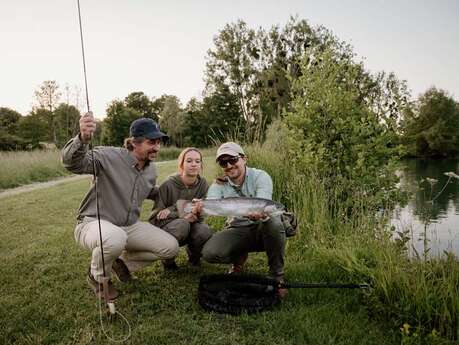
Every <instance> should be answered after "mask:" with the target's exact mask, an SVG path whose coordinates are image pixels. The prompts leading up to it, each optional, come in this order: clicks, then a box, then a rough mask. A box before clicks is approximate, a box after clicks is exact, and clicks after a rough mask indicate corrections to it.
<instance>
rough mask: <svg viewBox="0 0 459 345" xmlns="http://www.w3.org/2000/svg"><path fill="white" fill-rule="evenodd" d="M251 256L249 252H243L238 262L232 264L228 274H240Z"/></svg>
mask: <svg viewBox="0 0 459 345" xmlns="http://www.w3.org/2000/svg"><path fill="white" fill-rule="evenodd" d="M248 257H249V254H248V253H245V254H242V255H241V256H240V257H239V258H238V259H237V260H236V262H234V263H233V264H232V265H231V268H230V269H229V271H228V274H239V273H242V271H243V270H244V264H245V262H246V261H247V259H248Z"/></svg>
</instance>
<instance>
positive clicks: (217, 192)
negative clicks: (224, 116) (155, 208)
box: [197, 142, 286, 294]
mask: <svg viewBox="0 0 459 345" xmlns="http://www.w3.org/2000/svg"><path fill="white" fill-rule="evenodd" d="M216 161H217V163H218V164H219V165H220V167H221V168H222V169H223V172H224V176H223V177H222V178H219V179H217V181H216V182H214V183H213V184H212V185H211V186H210V188H209V190H208V192H207V198H208V199H221V198H230V197H249V198H264V199H270V200H271V199H272V192H273V183H272V180H271V177H270V176H269V175H268V173H266V172H265V171H263V170H260V169H255V168H251V167H248V166H247V157H246V155H245V153H244V150H243V149H242V147H241V146H240V145H238V144H236V143H234V142H226V143H224V144H222V145H221V146H220V147H219V148H218V150H217V155H216ZM197 210H198V211H199V207H198V208H197ZM284 248H285V230H284V226H283V224H282V221H281V218H280V216H272V217H269V218H268V217H266V215H265V214H262V213H252V214H251V215H250V216H249V217H247V218H238V217H234V218H231V219H228V220H227V222H226V225H225V227H224V229H223V230H221V231H218V232H216V233H215V234H214V235H213V236H212V237H211V238H210V239H209V240H208V241H207V243H206V244H205V245H204V248H203V250H202V254H203V258H204V260H206V261H208V262H213V263H230V264H232V267H231V269H230V273H239V272H241V271H242V269H243V265H244V263H245V261H246V260H247V257H248V253H249V252H259V251H264V252H266V254H267V257H268V266H269V273H270V275H271V276H272V277H273V278H275V279H276V280H278V281H279V282H281V281H282V280H283V276H284ZM285 291H286V290H283V291H282V294H284V293H285ZM279 293H280V294H281V290H279Z"/></svg>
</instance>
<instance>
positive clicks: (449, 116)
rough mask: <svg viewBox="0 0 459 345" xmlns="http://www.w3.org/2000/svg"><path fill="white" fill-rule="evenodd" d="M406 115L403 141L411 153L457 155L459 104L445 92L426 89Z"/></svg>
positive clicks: (458, 143)
mask: <svg viewBox="0 0 459 345" xmlns="http://www.w3.org/2000/svg"><path fill="white" fill-rule="evenodd" d="M405 115H406V116H405V118H404V122H403V142H404V144H405V145H406V146H407V147H408V152H409V153H410V154H414V155H417V156H454V155H457V154H459V104H458V103H457V102H456V101H455V100H454V99H453V98H452V97H451V96H450V95H448V93H447V92H446V91H444V90H441V89H436V88H435V87H432V88H430V89H428V90H427V91H426V92H425V93H424V94H422V95H421V96H420V97H419V99H418V100H417V102H416V104H415V106H414V108H413V109H412V111H410V112H406V114H405Z"/></svg>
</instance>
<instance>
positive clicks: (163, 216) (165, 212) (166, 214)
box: [156, 208, 171, 220]
mask: <svg viewBox="0 0 459 345" xmlns="http://www.w3.org/2000/svg"><path fill="white" fill-rule="evenodd" d="M170 214H171V211H170V210H169V209H168V208H165V209H164V210H161V211H159V212H158V214H157V215H156V219H158V220H163V219H167V217H169V215H170Z"/></svg>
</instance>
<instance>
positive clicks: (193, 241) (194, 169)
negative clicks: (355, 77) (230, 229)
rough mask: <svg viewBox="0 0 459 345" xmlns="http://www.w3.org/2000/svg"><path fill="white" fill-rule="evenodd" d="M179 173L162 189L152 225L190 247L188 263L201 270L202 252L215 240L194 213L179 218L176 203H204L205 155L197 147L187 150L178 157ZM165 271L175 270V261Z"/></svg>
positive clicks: (209, 230) (166, 262) (206, 226)
mask: <svg viewBox="0 0 459 345" xmlns="http://www.w3.org/2000/svg"><path fill="white" fill-rule="evenodd" d="M177 163H178V172H177V173H176V174H174V175H172V176H169V177H168V179H167V180H166V181H164V182H163V184H162V185H161V186H160V187H159V196H158V199H157V202H156V203H155V206H154V208H153V211H152V212H151V215H150V219H149V221H150V223H151V224H153V225H155V226H158V227H160V228H161V229H163V230H165V231H166V232H168V233H169V234H171V235H172V236H174V237H175V238H176V239H177V241H178V243H179V245H180V246H183V245H187V253H188V261H189V263H190V264H191V265H193V266H199V264H200V259H201V249H202V247H203V246H204V244H205V243H206V241H207V240H208V239H209V238H210V237H211V236H212V231H211V229H210V228H209V226H208V225H207V224H205V223H203V219H202V218H199V217H197V216H196V215H194V214H193V213H190V214H187V215H185V216H184V217H183V218H180V216H179V214H178V212H177V206H176V203H177V200H180V199H185V200H192V199H203V198H205V197H206V194H207V190H208V188H209V185H208V184H207V181H206V180H205V178H204V177H202V176H201V173H202V169H203V164H202V154H201V152H200V151H199V150H198V149H197V148H194V147H188V148H186V149H184V150H183V151H182V152H181V153H180V155H179V157H178V162H177ZM163 265H164V268H165V269H166V270H176V269H177V264H176V263H175V259H167V260H163Z"/></svg>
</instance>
